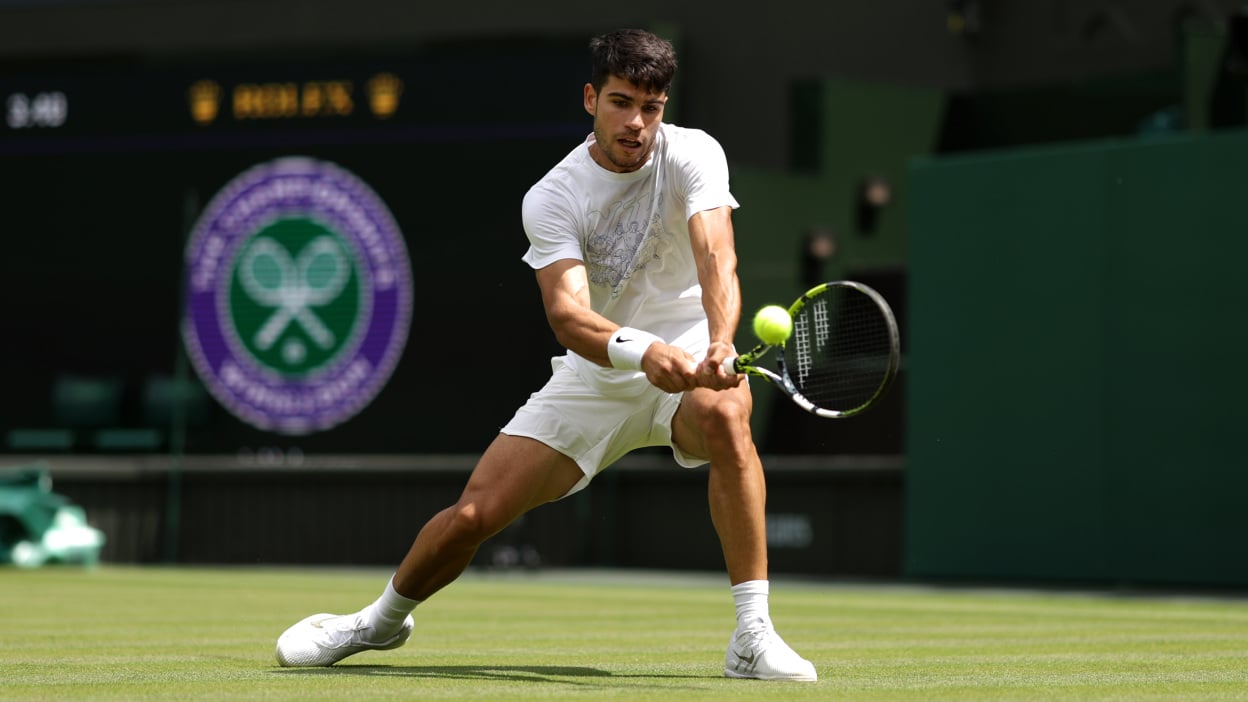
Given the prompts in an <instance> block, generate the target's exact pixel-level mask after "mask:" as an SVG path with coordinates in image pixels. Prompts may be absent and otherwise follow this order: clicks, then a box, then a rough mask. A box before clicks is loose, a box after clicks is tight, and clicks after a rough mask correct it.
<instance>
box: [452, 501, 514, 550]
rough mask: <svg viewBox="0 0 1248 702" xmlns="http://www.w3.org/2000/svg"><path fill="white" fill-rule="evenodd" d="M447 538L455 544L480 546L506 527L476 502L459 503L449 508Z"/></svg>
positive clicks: (496, 516)
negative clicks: (449, 518)
mask: <svg viewBox="0 0 1248 702" xmlns="http://www.w3.org/2000/svg"><path fill="white" fill-rule="evenodd" d="M450 517H451V520H450V528H449V536H450V537H451V539H452V540H453V541H455V542H457V543H461V544H473V545H480V544H481V543H482V542H484V541H485V540H486V539H488V538H490V537H491V536H493V535H494V534H496V533H498V532H500V531H502V530H503V528H504V527H506V526H507V525H506V524H505V523H500V521H502V520H501V519H500V518H499V516H498V515H495V514H491V511H490V510H489V509H487V508H485V507H484V506H483V505H482V504H481V503H479V502H476V501H461V502H459V503H457V504H456V505H455V506H454V507H451V514H450Z"/></svg>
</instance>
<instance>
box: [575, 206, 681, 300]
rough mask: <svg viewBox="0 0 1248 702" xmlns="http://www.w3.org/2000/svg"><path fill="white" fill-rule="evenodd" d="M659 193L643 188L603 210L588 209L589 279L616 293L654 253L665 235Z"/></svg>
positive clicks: (587, 253) (586, 254)
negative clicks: (637, 193)
mask: <svg viewBox="0 0 1248 702" xmlns="http://www.w3.org/2000/svg"><path fill="white" fill-rule="evenodd" d="M662 211H663V194H662V193H659V194H658V195H656V194H655V192H654V190H652V189H650V188H647V189H645V190H643V191H642V192H641V193H640V194H639V195H637V196H636V197H634V198H630V199H625V200H622V201H620V202H617V203H614V204H613V205H611V207H610V208H609V209H608V210H607V211H606V212H590V213H589V221H590V222H591V227H592V231H591V233H590V235H589V239H588V240H587V241H586V243H585V263H586V268H587V269H588V272H589V281H590V282H591V283H593V284H594V285H601V286H604V287H609V288H611V296H612V297H615V296H617V295H619V293H620V290H621V289H622V288H623V285H624V283H625V282H626V281H627V280H628V279H629V278H631V277H632V275H633V274H634V273H636V272H637V271H639V270H641V269H642V268H645V267H646V264H647V263H649V262H650V261H651V260H653V259H655V258H657V257H658V250H659V244H660V242H661V241H662V239H664V238H666V236H667V231H666V230H665V229H664V228H663V218H662V216H661V214H660V213H661V212H662Z"/></svg>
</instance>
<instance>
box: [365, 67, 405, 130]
mask: <svg viewBox="0 0 1248 702" xmlns="http://www.w3.org/2000/svg"><path fill="white" fill-rule="evenodd" d="M402 94H403V81H402V80H400V79H399V77H398V76H396V75H394V74H393V73H378V74H377V75H375V76H373V77H372V78H370V79H369V80H368V106H369V108H370V109H372V111H373V115H375V116H376V117H378V118H380V119H387V118H389V117H390V116H392V115H393V114H394V113H395V112H396V111H397V110H398V109H399V96H400V95H402Z"/></svg>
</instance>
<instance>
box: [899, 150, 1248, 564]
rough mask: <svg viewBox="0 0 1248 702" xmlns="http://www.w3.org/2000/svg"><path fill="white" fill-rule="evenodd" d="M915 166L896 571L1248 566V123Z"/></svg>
mask: <svg viewBox="0 0 1248 702" xmlns="http://www.w3.org/2000/svg"><path fill="white" fill-rule="evenodd" d="M911 176H912V181H911V187H912V191H911V204H912V209H911V222H912V226H913V229H912V234H911V238H910V246H911V252H912V256H911V280H910V285H911V288H910V289H911V293H910V311H911V330H910V335H909V339H908V358H909V359H910V361H911V366H910V369H909V371H910V373H909V380H910V382H909V396H908V398H907V400H908V403H909V407H910V411H909V415H908V434H907V446H908V453H909V462H908V469H907V470H908V472H907V479H906V484H907V492H908V495H907V501H908V506H907V528H906V533H907V539H908V541H907V554H906V570H907V572H908V574H910V575H913V576H941V577H945V576H948V577H973V578H1041V579H1063V580H1067V579H1073V580H1110V581H1135V582H1158V583H1192V584H1216V585H1243V584H1248V559H1245V558H1244V553H1245V551H1244V549H1245V546H1244V544H1245V543H1246V542H1248V509H1246V508H1245V496H1248V470H1246V465H1248V458H1246V457H1245V455H1244V449H1245V441H1244V438H1243V437H1244V436H1245V432H1244V428H1243V427H1242V426H1241V425H1242V424H1243V422H1244V418H1245V414H1246V413H1245V412H1244V410H1243V399H1244V397H1245V389H1246V388H1248V383H1246V382H1245V380H1246V378H1248V374H1246V373H1245V371H1244V364H1243V360H1242V356H1243V353H1244V349H1245V344H1244V339H1245V336H1246V334H1245V328H1246V326H1248V325H1246V324H1245V321H1244V310H1245V306H1246V305H1245V303H1246V302H1248V289H1246V288H1245V286H1244V284H1243V281H1242V278H1243V275H1242V272H1241V268H1242V266H1243V262H1244V260H1245V259H1246V258H1248V217H1246V216H1245V210H1246V209H1248V134H1243V133H1231V134H1221V135H1216V136H1200V137H1182V138H1173V139H1165V140H1156V141H1125V142H1106V143H1096V144H1090V145H1084V146H1074V147H1068V148H1061V149H1050V150H1039V151H1020V152H1009V153H996V154H989V155H982V156H973V157H964V158H950V159H939V160H925V161H921V162H917V163H916V164H915V165H914V167H913V169H912V173H911Z"/></svg>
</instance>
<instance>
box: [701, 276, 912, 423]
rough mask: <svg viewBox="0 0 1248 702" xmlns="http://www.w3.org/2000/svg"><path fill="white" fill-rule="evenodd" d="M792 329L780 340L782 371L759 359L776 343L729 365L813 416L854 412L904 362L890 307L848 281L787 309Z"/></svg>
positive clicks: (814, 291)
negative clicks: (761, 381) (763, 382)
mask: <svg viewBox="0 0 1248 702" xmlns="http://www.w3.org/2000/svg"><path fill="white" fill-rule="evenodd" d="M789 316H791V317H792V318H793V334H792V335H791V336H790V337H789V339H788V341H787V342H785V343H782V344H780V345H779V348H778V353H777V354H776V366H777V369H778V372H775V371H771V370H768V369H767V368H763V367H761V366H759V365H756V364H757V363H759V362H761V361H762V359H763V357H764V356H766V355H767V353H768V352H769V351H771V350H772V349H773V348H776V347H774V346H771V345H769V344H766V343H763V344H759V345H758V346H755V347H754V348H753V349H751V350H750V352H749V353H745V354H742V355H740V356H737V357H735V358H727V359H725V360H724V369H725V370H727V371H731V372H733V373H744V374H747V375H754V376H758V377H761V378H765V379H766V380H767V381H768V382H770V383H771V384H772V385H774V386H776V387H777V388H779V389H780V390H781V391H782V392H784V393H785V394H786V395H788V396H789V397H790V398H792V400H793V401H794V402H795V403H797V405H798V406H799V407H801V408H802V409H804V410H806V411H807V412H810V413H811V414H815V415H818V416H820V417H827V418H830V419H839V418H843V417H852V416H854V415H856V414H858V413H860V412H863V411H864V410H866V409H867V408H869V407H871V406H872V405H873V404H875V403H876V401H878V400H879V399H880V398H881V397H883V395H884V393H885V391H886V390H888V386H889V385H890V384H891V383H892V382H893V378H894V377H895V376H896V375H897V366H898V365H899V364H900V362H901V338H900V335H899V334H898V332H897V319H896V318H895V317H894V316H893V311H892V309H891V308H890V307H889V306H888V302H886V301H885V300H884V298H883V296H881V295H880V294H879V293H878V292H876V291H875V290H873V289H871V288H870V287H868V286H866V285H863V284H862V283H856V282H853V281H848V280H840V281H834V282H830V283H823V284H821V285H817V286H815V287H813V288H811V289H810V290H808V291H806V293H805V294H803V295H802V296H801V297H800V298H798V300H797V302H794V303H793V304H792V305H790V306H789Z"/></svg>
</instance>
